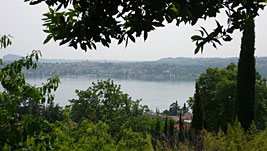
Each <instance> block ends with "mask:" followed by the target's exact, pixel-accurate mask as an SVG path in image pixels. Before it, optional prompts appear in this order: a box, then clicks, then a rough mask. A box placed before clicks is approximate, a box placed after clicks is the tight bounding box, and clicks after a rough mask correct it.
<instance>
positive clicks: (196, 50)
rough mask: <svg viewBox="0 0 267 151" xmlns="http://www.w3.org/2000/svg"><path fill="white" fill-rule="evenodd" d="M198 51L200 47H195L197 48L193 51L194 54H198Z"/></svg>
mask: <svg viewBox="0 0 267 151" xmlns="http://www.w3.org/2000/svg"><path fill="white" fill-rule="evenodd" d="M199 50H200V45H197V48H196V49H195V52H194V53H195V54H197V53H198V52H199Z"/></svg>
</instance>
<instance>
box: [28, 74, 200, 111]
mask: <svg viewBox="0 0 267 151" xmlns="http://www.w3.org/2000/svg"><path fill="white" fill-rule="evenodd" d="M60 80H61V84H60V86H59V88H58V89H57V91H56V93H55V103H59V105H61V106H65V105H68V104H69V102H68V100H70V99H73V98H78V97H77V95H76V93H75V90H76V89H78V90H86V89H87V88H88V87H89V86H91V85H92V82H96V81H97V79H96V78H81V77H79V78H78V77H63V78H60ZM103 80H105V79H103ZM113 80H114V79H113ZM27 82H29V83H31V84H37V85H40V84H41V83H42V82H46V79H45V78H36V79H34V78H29V79H27ZM114 83H115V84H120V85H121V88H122V91H123V92H124V93H128V94H129V96H130V97H132V98H133V99H134V100H136V99H142V101H141V104H143V105H148V107H149V108H150V109H151V110H153V111H155V110H156V107H158V108H159V109H160V111H161V112H162V111H163V110H165V109H168V108H169V106H170V104H171V103H173V102H175V101H176V100H177V101H178V103H179V105H180V106H183V104H184V102H186V101H187V100H188V98H189V97H191V96H193V93H194V91H195V82H194V81H140V80H120V79H115V80H114Z"/></svg>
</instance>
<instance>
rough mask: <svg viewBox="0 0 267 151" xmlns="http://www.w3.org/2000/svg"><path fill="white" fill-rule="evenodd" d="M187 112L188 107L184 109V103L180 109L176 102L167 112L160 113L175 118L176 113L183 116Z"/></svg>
mask: <svg viewBox="0 0 267 151" xmlns="http://www.w3.org/2000/svg"><path fill="white" fill-rule="evenodd" d="M188 111H189V107H186V103H184V106H183V107H182V108H181V107H180V106H179V105H178V102H177V101H176V102H174V103H172V104H171V105H170V108H169V110H164V111H163V112H162V113H163V114H165V115H169V116H177V115H178V113H182V114H185V113H187V112H188Z"/></svg>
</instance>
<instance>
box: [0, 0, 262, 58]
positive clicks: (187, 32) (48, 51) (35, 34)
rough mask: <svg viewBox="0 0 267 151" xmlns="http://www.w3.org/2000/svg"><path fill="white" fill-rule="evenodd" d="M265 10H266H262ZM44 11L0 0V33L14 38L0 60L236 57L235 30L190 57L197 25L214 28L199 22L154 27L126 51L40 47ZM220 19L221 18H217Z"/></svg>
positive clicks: (258, 21) (258, 33)
mask: <svg viewBox="0 0 267 151" xmlns="http://www.w3.org/2000/svg"><path fill="white" fill-rule="evenodd" d="M266 9H267V8H266ZM45 12H47V7H46V6H45V5H36V6H29V5H28V4H27V3H24V2H23V0H1V1H0V19H1V22H0V34H11V35H12V36H14V39H13V40H12V41H13V45H12V46H10V47H9V48H7V49H2V50H0V51H1V53H0V57H2V56H4V55H6V54H17V55H22V56H25V55H27V54H29V53H31V51H32V50H34V49H36V50H41V51H42V54H43V58H58V59H59V58H60V59H88V60H135V61H144V60H157V59H160V58H165V57H238V56H239V51H240V37H241V34H240V32H239V31H236V32H235V34H234V40H233V41H231V42H230V43H229V42H228V43H223V46H219V47H218V49H215V48H213V47H212V46H205V50H204V53H202V54H201V53H200V54H197V55H194V48H195V44H194V43H192V41H191V39H190V37H191V36H192V35H194V34H198V32H197V31H196V30H198V29H199V27H200V25H201V26H204V27H208V28H210V29H211V27H214V26H215V24H214V21H207V22H203V21H202V22H200V23H199V24H198V25H196V26H194V27H190V26H186V27H185V26H180V27H176V26H175V24H170V25H167V27H163V28H158V29H156V30H155V31H153V32H150V33H149V36H148V39H147V41H146V42H144V41H143V37H142V38H139V39H138V40H137V42H136V43H130V44H129V45H128V47H127V48H125V47H124V44H122V45H119V46H118V45H117V42H114V43H112V45H111V47H110V48H105V47H102V46H101V45H98V49H97V50H89V51H87V52H84V51H82V50H79V49H78V50H75V49H74V48H68V47H67V45H64V46H59V45H58V43H56V42H54V41H52V40H51V41H50V42H49V43H48V44H46V45H43V41H44V39H45V37H46V34H45V33H44V32H43V31H42V30H43V29H44V27H43V26H42V23H43V21H42V20H41V19H42V14H43V13H45ZM219 18H221V19H223V18H224V17H223V16H219ZM266 28H267V10H264V11H260V16H259V17H257V19H256V56H267V49H266V45H265V44H266V42H267V40H266V37H267V30H266Z"/></svg>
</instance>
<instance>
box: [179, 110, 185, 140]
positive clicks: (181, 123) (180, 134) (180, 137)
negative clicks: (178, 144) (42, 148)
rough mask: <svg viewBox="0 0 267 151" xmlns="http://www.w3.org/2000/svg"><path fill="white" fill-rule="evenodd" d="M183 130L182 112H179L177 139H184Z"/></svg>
mask: <svg viewBox="0 0 267 151" xmlns="http://www.w3.org/2000/svg"><path fill="white" fill-rule="evenodd" d="M183 131H184V125H183V121H182V112H180V117H179V141H184V136H183Z"/></svg>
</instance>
